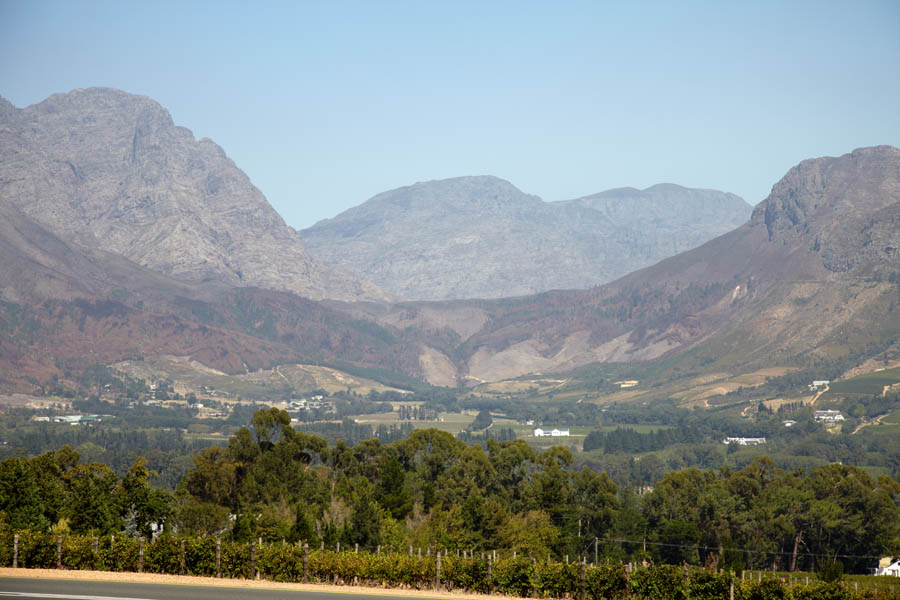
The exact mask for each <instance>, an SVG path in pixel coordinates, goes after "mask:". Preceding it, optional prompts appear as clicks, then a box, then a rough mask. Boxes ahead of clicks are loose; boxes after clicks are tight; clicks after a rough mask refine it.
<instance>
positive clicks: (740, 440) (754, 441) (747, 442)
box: [722, 437, 766, 446]
mask: <svg viewBox="0 0 900 600" xmlns="http://www.w3.org/2000/svg"><path fill="white" fill-rule="evenodd" d="M722 443H723V444H737V445H738V446H759V445H760V444H765V443H766V438H764V437H759V438H747V437H727V438H725V439H724V440H722Z"/></svg>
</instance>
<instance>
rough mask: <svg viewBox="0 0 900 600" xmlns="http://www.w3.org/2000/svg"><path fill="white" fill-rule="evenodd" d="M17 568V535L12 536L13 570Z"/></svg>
mask: <svg viewBox="0 0 900 600" xmlns="http://www.w3.org/2000/svg"><path fill="white" fill-rule="evenodd" d="M18 568H19V534H18V533H17V534H15V535H14V536H13V569H18Z"/></svg>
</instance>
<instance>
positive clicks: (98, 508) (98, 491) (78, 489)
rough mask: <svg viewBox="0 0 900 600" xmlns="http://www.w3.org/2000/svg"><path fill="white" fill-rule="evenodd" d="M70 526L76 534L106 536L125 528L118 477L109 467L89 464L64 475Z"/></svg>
mask: <svg viewBox="0 0 900 600" xmlns="http://www.w3.org/2000/svg"><path fill="white" fill-rule="evenodd" d="M65 479H66V484H67V485H66V487H67V491H68V497H69V505H68V517H69V527H70V528H71V529H72V531H73V532H74V533H95V534H99V535H106V534H109V533H114V532H116V531H119V530H120V529H121V528H122V520H121V518H120V517H119V515H120V514H121V508H120V502H119V494H118V493H117V492H118V487H119V478H118V477H116V474H115V473H114V472H113V470H112V469H110V468H109V467H108V466H106V465H103V464H100V463H88V464H86V465H78V466H77V467H74V468H72V469H71V470H70V471H68V472H67V473H66V475H65Z"/></svg>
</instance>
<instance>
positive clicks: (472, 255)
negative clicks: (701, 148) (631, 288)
mask: <svg viewBox="0 0 900 600" xmlns="http://www.w3.org/2000/svg"><path fill="white" fill-rule="evenodd" d="M749 214H750V207H749V206H748V205H747V204H746V203H745V202H744V201H743V200H741V199H740V198H738V197H737V196H735V195H733V194H726V193H722V192H716V191H712V190H691V189H686V188H682V187H680V186H676V185H669V184H665V185H657V186H654V187H652V188H649V189H647V190H643V191H641V190H636V189H632V188H626V189H621V190H611V191H609V192H603V193H601V194H596V195H593V196H588V197H586V198H579V199H577V200H571V201H565V202H553V203H546V202H543V201H542V200H541V199H540V198H538V197H536V196H530V195H527V194H524V193H523V192H521V191H520V190H518V189H517V188H516V187H515V186H513V185H512V184H510V183H509V182H507V181H504V180H502V179H498V178H496V177H460V178H456V179H447V180H443V181H431V182H426V183H417V184H415V185H412V186H408V187H404V188H400V189H396V190H392V191H389V192H385V193H382V194H379V195H377V196H375V197H374V198H372V199H371V200H369V201H367V202H365V203H364V204H362V205H360V206H357V207H355V208H353V209H350V210H348V211H346V212H344V213H342V214H340V215H338V216H337V217H335V218H333V219H328V220H325V221H322V222H320V223H317V224H316V225H314V226H313V227H311V228H309V229H306V230H304V231H302V232H301V235H302V237H303V240H304V242H305V243H306V245H307V246H308V247H309V249H310V251H311V252H313V253H315V254H317V255H318V256H320V257H321V258H322V259H323V260H327V261H329V262H334V263H336V264H340V265H342V266H345V267H347V268H348V269H350V270H352V271H353V272H355V273H358V274H360V275H361V276H364V277H366V278H368V279H370V280H372V281H374V282H375V283H377V284H378V285H380V286H382V287H383V288H384V289H386V290H389V291H391V292H394V293H395V294H397V295H399V296H401V297H404V298H410V299H422V300H443V299H454V298H499V297H504V296H517V295H525V294H532V293H538V292H542V291H546V290H551V289H567V288H587V287H590V286H594V285H598V284H601V283H605V282H607V281H610V280H612V279H615V278H616V277H620V276H622V275H624V274H626V273H628V272H630V271H634V270H635V269H638V268H641V267H644V266H647V265H649V264H652V263H654V262H657V261H658V260H660V259H662V258H664V257H667V256H671V255H673V254H676V253H678V252H681V251H683V250H687V249H690V248H693V247H695V246H697V245H699V244H701V243H703V242H705V241H707V240H709V239H710V238H712V237H715V236H716V235H719V234H722V233H724V232H726V231H729V230H731V229H733V228H735V227H737V226H738V225H740V224H742V223H744V222H745V221H746V220H747V217H748V216H749Z"/></svg>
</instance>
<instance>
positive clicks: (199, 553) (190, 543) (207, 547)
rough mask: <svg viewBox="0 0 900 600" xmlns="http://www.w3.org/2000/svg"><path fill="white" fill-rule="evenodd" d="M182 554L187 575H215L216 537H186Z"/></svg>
mask: <svg viewBox="0 0 900 600" xmlns="http://www.w3.org/2000/svg"><path fill="white" fill-rule="evenodd" d="M184 554H185V557H184V562H185V569H186V572H187V573H188V574H189V575H201V576H204V577H215V576H216V538H212V537H205V538H188V539H187V540H186V541H185V548H184Z"/></svg>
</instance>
